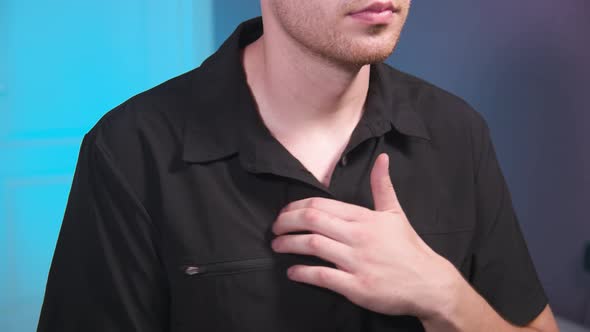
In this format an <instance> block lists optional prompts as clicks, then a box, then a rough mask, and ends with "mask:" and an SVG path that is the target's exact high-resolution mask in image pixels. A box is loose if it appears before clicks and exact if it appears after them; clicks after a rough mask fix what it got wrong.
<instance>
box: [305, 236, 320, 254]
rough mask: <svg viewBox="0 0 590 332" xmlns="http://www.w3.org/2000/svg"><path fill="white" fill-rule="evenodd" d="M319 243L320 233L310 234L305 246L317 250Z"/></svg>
mask: <svg viewBox="0 0 590 332" xmlns="http://www.w3.org/2000/svg"><path fill="white" fill-rule="evenodd" d="M321 245H322V237H321V236H320V235H317V234H312V235H309V237H308V238H307V246H308V247H309V248H310V249H311V250H313V251H317V250H318V249H320V247H321Z"/></svg>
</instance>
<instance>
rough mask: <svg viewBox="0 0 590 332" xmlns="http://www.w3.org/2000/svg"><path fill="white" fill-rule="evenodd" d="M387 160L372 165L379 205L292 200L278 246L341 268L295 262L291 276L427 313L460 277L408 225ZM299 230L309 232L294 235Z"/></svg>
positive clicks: (362, 300) (397, 310) (360, 299)
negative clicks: (315, 257) (366, 205)
mask: <svg viewBox="0 0 590 332" xmlns="http://www.w3.org/2000/svg"><path fill="white" fill-rule="evenodd" d="M388 166H389V160H388V156H387V155H386V154H382V155H380V156H379V157H378V158H377V160H376V161H375V165H374V166H373V170H372V172H371V189H372V193H373V200H374V203H375V204H374V205H375V210H374V211H373V210H370V209H367V208H364V207H361V206H356V205H352V204H347V203H343V202H340V201H336V200H331V199H325V198H309V199H304V200H300V201H295V202H292V203H290V204H289V205H287V206H286V207H285V208H284V209H283V210H282V211H281V213H280V214H279V216H278V218H277V220H276V222H275V224H274V225H273V232H274V233H275V234H276V235H278V237H277V238H276V239H274V240H273V242H272V247H273V249H274V250H275V251H277V252H281V253H293V254H303V255H313V256H317V257H320V258H322V259H324V260H327V261H330V262H332V263H334V264H335V265H336V266H337V267H338V268H337V269H334V268H330V267H324V266H304V265H297V266H293V267H291V268H289V270H288V275H289V278H291V279H292V280H295V281H299V282H304V283H308V284H312V285H316V286H320V287H324V288H328V289H331V290H333V291H335V292H337V293H340V294H342V295H344V296H345V297H346V298H348V299H349V300H350V301H351V302H353V303H356V304H357V305H359V306H362V307H364V308H367V309H369V310H372V311H376V312H380V313H383V314H389V315H414V316H417V317H420V318H422V319H427V318H429V317H431V316H435V315H436V314H437V312H436V311H440V310H441V308H446V307H447V306H448V305H449V303H450V301H449V298H450V297H451V296H452V292H453V287H454V285H455V284H457V283H456V280H457V279H458V278H461V276H460V275H459V272H458V271H456V270H455V268H454V267H453V266H452V265H451V263H449V262H448V261H447V260H445V259H444V258H443V257H441V256H439V255H438V254H437V253H435V252H434V251H433V250H432V249H431V248H430V247H428V245H427V244H426V243H424V241H422V239H421V238H420V237H419V236H418V234H416V232H415V231H414V229H413V228H412V226H411V225H410V223H409V221H408V219H407V218H406V215H405V213H404V211H403V209H402V207H401V206H400V203H399V201H398V200H397V197H396V194H395V190H394V188H393V185H392V183H391V179H390V177H389V169H388ZM298 231H310V232H311V234H297V235H295V234H288V233H291V232H298Z"/></svg>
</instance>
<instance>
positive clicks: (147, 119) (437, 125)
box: [39, 0, 557, 331]
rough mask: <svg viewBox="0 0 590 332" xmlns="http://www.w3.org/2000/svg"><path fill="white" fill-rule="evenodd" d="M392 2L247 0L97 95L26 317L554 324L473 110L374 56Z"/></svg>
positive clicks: (469, 327) (296, 327)
mask: <svg viewBox="0 0 590 332" xmlns="http://www.w3.org/2000/svg"><path fill="white" fill-rule="evenodd" d="M409 7H410V1H409V0H399V1H385V0H379V1H376V0H371V1H362V0H358V1H354V0H352V1H341V0H298V1H294V0H262V1H261V8H262V21H261V20H260V19H255V20H251V21H248V22H246V23H244V24H242V25H241V26H240V27H238V29H237V30H236V32H235V33H234V34H233V35H232V36H231V37H230V38H229V39H228V40H227V41H226V43H225V44H224V45H223V46H222V47H221V48H220V50H219V51H218V52H217V53H216V54H214V55H213V56H212V57H211V58H209V59H208V60H206V61H205V62H204V63H203V65H202V66H201V67H200V68H198V69H196V70H195V71H192V72H189V73H187V74H184V75H182V76H180V77H177V78H175V79H173V80H170V81H168V82H166V83H164V84H162V85H160V86H158V87H156V88H154V89H152V90H150V91H147V92H145V93H143V94H140V95H139V96H136V97H134V98H132V99H131V100H129V101H127V102H126V103H124V104H123V105H121V106H119V107H117V108H116V109H115V110H112V111H111V112H109V113H108V114H107V115H106V116H105V117H103V118H102V119H101V120H100V121H99V122H98V123H97V125H96V126H95V127H94V128H93V129H92V130H91V131H90V132H89V133H88V134H87V135H86V136H85V138H84V140H83V142H82V146H81V149H80V156H79V161H78V165H77V169H76V174H75V177H74V182H73V184H72V190H71V193H70V198H69V201H68V206H67V209H66V214H65V217H64V221H63V226H62V230H61V233H60V237H59V241H58V245H57V248H56V252H55V257H54V260H53V263H52V268H51V271H50V275H49V280H48V285H47V291H46V295H45V302H44V305H43V310H42V314H41V319H40V323H39V331H79V330H80V331H423V330H426V331H557V327H556V324H555V321H554V318H553V315H552V313H551V310H550V308H549V306H548V304H547V299H546V296H545V294H544V291H543V289H542V287H541V285H540V283H539V281H538V279H537V276H536V273H535V270H534V267H533V264H532V262H531V260H530V257H529V255H528V252H527V248H526V245H525V243H524V241H523V238H522V235H521V232H520V229H519V226H518V222H517V219H516V216H515V215H514V211H513V208H512V205H511V202H510V195H509V193H508V190H507V187H506V184H505V181H504V178H503V176H502V174H501V171H500V168H499V166H498V162H497V160H496V156H495V153H494V149H493V146H492V144H491V142H490V136H489V132H488V129H487V126H486V124H485V122H484V120H483V119H482V118H481V117H480V116H479V115H478V113H476V112H475V111H473V110H472V109H471V108H470V107H469V106H468V105H466V103H464V102H463V101H461V100H460V99H458V98H457V97H454V96H452V95H450V94H448V93H446V92H444V91H442V90H440V89H438V88H436V87H434V86H432V85H430V84H428V83H425V82H423V81H421V80H419V79H417V78H413V77H411V76H409V75H406V74H403V73H401V72H399V71H396V70H394V69H393V68H391V67H389V66H387V65H385V64H383V63H382V61H383V60H384V59H385V58H387V57H388V56H389V55H390V54H391V53H392V51H393V49H394V47H395V45H396V44H397V41H398V38H399V35H400V32H401V29H402V27H403V25H404V22H405V19H406V17H407V15H408V11H409ZM262 22H264V28H263V26H262Z"/></svg>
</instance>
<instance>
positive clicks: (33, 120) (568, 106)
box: [0, 0, 590, 332]
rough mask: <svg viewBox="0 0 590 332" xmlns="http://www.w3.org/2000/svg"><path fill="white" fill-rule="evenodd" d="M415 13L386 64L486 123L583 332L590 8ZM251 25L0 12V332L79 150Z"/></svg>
mask: <svg viewBox="0 0 590 332" xmlns="http://www.w3.org/2000/svg"><path fill="white" fill-rule="evenodd" d="M413 3H414V4H413V11H412V13H411V17H410V19H409V21H408V25H407V27H406V30H405V32H404V34H403V36H402V42H401V44H400V46H399V48H398V50H397V51H396V53H395V54H394V55H393V56H392V57H391V58H390V60H389V62H390V63H392V64H394V65H395V66H397V67H399V68H401V69H402V70H406V71H408V72H411V73H413V74H416V75H417V76H420V77H422V78H425V79H427V80H430V81H432V82H434V83H436V84H438V85H439V86H441V87H443V88H445V89H448V90H450V91H452V92H454V93H456V94H458V95H460V96H462V97H464V98H465V99H467V101H469V102H470V103H471V104H472V105H473V106H475V107H476V108H477V109H478V110H479V111H480V112H481V113H483V114H484V116H485V117H486V118H487V119H488V122H489V124H490V127H491V130H492V135H493V138H494V142H495V143H496V146H497V150H498V154H499V158H500V161H501V163H502V166H503V169H504V173H505V175H506V177H507V180H508V182H509V186H510V189H511V191H512V195H513V200H514V202H515V206H516V209H517V212H518V215H519V216H520V220H521V224H522V226H523V228H524V233H525V237H526V238H527V240H528V243H529V247H530V250H531V252H532V255H533V258H534V260H535V263H536V266H537V268H538V271H539V274H540V276H541V279H542V281H543V283H544V285H545V287H546V289H547V291H548V293H549V296H550V299H551V303H552V306H553V308H554V309H555V311H556V312H557V313H559V314H561V315H563V316H566V317H568V318H570V319H573V320H576V321H578V322H583V321H584V320H585V321H586V324H588V325H589V326H590V308H589V307H588V303H590V275H589V274H588V273H585V272H584V271H583V270H582V249H583V245H584V243H585V242H586V241H590V222H589V221H588V217H587V214H588V213H587V212H586V209H585V208H586V206H587V205H588V202H590V185H589V181H590V177H589V176H588V171H587V170H588V169H590V168H589V166H590V154H589V153H588V148H587V147H586V145H587V144H588V143H590V134H589V133H590V109H589V102H588V101H587V99H586V98H585V97H586V93H587V91H588V87H589V86H590V64H589V62H590V60H589V59H590V45H589V44H590V43H588V42H587V32H588V31H590V20H588V12H587V8H588V7H587V4H586V1H585V0H570V1H568V2H567V3H556V2H555V1H549V0H521V1H517V2H514V1H511V0H497V1H493V2H477V4H474V2H473V1H469V0H458V1H452V2H436V1H435V2H433V1H413ZM258 14H259V6H258V0H225V1H212V0H198V1H191V0H172V1H170V0H169V1H163V0H149V1H145V0H126V1H114V0H102V1H86V2H81V1H74V0H56V1H52V2H45V1H32V0H0V331H8V332H11V331H32V330H34V326H35V324H36V320H37V317H38V314H39V308H40V307H39V306H40V303H41V299H42V295H43V288H44V285H45V278H46V276H47V271H48V267H49V262H50V260H51V255H52V252H53V248H54V245H55V240H56V237H57V232H58V230H59V225H60V223H61V218H62V216H63V212H64V208H65V202H66V199H67V193H68V191H69V186H70V183H71V177H72V174H73V170H74V167H75V163H76V156H77V152H78V147H79V144H80V141H81V138H82V135H83V134H84V133H85V132H86V131H87V130H88V129H89V128H90V127H91V126H92V125H93V124H94V123H95V122H96V120H97V119H98V118H99V117H100V116H101V115H102V114H104V113H105V112H106V111H107V110H109V109H111V108H112V107H114V106H115V105H117V104H119V103H121V102H122V101H124V100H125V99H127V98H128V97H129V96H131V95H133V94H135V93H137V92H139V91H142V90H145V89H147V88H149V87H151V86H154V85H156V84H157V83H159V82H161V81H163V80H165V79H167V78H170V77H173V76H176V75H177V74H180V73H182V72H184V71H186V70H189V69H191V68H193V67H194V66H196V65H198V64H199V63H200V62H201V61H202V59H203V58H204V57H205V56H206V55H207V54H209V53H211V52H212V51H213V50H214V49H215V48H216V47H217V46H219V45H220V44H221V42H222V41H223V40H224V39H225V38H226V37H227V36H228V35H229V34H230V33H231V32H232V31H233V29H234V28H235V25H237V24H238V23H239V22H240V21H241V20H243V19H246V18H250V17H253V16H256V15H258Z"/></svg>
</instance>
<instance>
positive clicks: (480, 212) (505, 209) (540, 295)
mask: <svg viewBox="0 0 590 332" xmlns="http://www.w3.org/2000/svg"><path fill="white" fill-rule="evenodd" d="M478 123H479V125H478V129H477V130H476V132H477V134H476V136H478V137H476V138H475V141H476V142H477V143H476V144H477V145H479V146H480V147H481V148H480V149H479V151H478V152H477V154H478V155H479V156H476V158H477V159H479V162H478V164H477V165H476V170H477V171H476V179H475V181H476V195H477V220H478V231H477V232H476V235H475V238H474V253H473V257H472V258H473V260H472V270H471V272H472V273H471V280H470V281H471V284H472V285H473V287H474V288H475V289H476V290H477V291H478V292H479V293H480V294H481V295H482V296H483V297H484V298H485V299H486V300H487V301H488V303H489V304H490V305H491V306H492V307H493V308H494V309H495V310H496V311H497V312H498V313H499V314H500V315H501V316H502V317H503V318H504V319H506V320H507V321H509V322H511V323H513V324H516V325H521V326H522V325H526V324H527V323H529V322H530V321H532V320H533V319H534V318H535V317H537V316H538V315H539V314H540V313H541V311H542V310H543V309H544V307H545V306H546V305H547V297H546V295H545V292H544V290H543V287H542V285H541V282H540V281H539V278H538V276H537V273H536V271H535V267H534V265H533V262H532V259H531V257H530V254H529V251H528V248H527V245H526V243H525V240H524V238H523V235H522V232H521V229H520V226H519V223H518V218H517V216H516V214H515V211H514V208H513V206H512V200H511V195H510V192H509V190H508V186H507V184H506V181H505V178H504V176H503V174H502V171H501V169H500V165H499V163H498V160H497V157H496V152H495V149H494V146H493V144H492V141H491V138H490V133H489V128H488V126H487V124H486V122H485V120H484V119H483V118H482V117H481V116H479V115H478Z"/></svg>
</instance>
